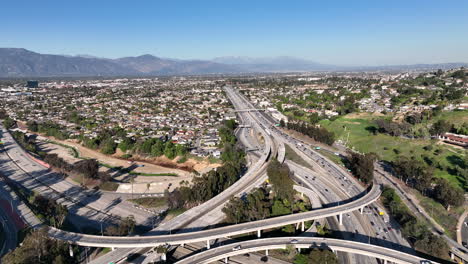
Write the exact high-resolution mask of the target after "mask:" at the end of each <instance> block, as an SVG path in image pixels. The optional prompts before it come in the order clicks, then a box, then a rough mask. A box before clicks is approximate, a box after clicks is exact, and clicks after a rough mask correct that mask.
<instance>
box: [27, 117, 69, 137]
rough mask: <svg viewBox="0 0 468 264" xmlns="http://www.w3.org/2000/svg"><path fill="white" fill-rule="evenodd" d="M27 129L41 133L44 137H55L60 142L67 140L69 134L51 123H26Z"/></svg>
mask: <svg viewBox="0 0 468 264" xmlns="http://www.w3.org/2000/svg"><path fill="white" fill-rule="evenodd" d="M26 125H27V126H28V129H29V130H30V131H32V132H39V133H43V134H45V135H46V136H51V137H55V138H57V139H60V140H64V139H67V138H69V134H68V133H67V132H66V131H65V129H64V128H63V127H61V126H60V125H58V124H56V123H53V122H44V123H37V122H36V121H29V122H27V123H26Z"/></svg>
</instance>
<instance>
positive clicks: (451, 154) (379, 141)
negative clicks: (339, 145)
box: [320, 111, 468, 191]
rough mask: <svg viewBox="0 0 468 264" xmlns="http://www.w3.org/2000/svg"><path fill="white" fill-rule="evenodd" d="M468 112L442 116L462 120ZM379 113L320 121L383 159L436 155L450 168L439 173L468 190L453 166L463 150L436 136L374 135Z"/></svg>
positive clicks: (353, 144) (346, 140) (357, 147)
mask: <svg viewBox="0 0 468 264" xmlns="http://www.w3.org/2000/svg"><path fill="white" fill-rule="evenodd" d="M466 115H467V112H466V111H464V112H462V111H458V112H444V113H442V114H441V115H440V116H442V117H444V118H448V119H449V120H461V119H463V118H465V116H466ZM376 118H379V117H376V116H373V115H370V114H367V115H366V114H360V115H359V117H357V118H350V117H348V116H343V117H340V118H338V119H336V120H334V121H329V120H322V121H321V122H320V124H321V125H322V126H324V127H326V128H327V129H329V130H330V131H333V132H334V133H335V135H336V139H337V140H341V141H342V142H343V143H345V144H346V145H347V146H348V147H350V148H354V149H355V150H357V151H359V152H362V153H369V152H374V153H376V154H377V155H378V156H379V158H380V159H381V160H385V161H394V160H395V159H396V158H397V157H398V156H400V155H401V156H408V157H415V158H417V159H420V160H422V159H423V158H422V156H423V155H425V156H428V157H431V158H433V159H434V160H435V161H436V162H438V163H439V164H441V165H442V166H443V167H444V168H446V170H439V169H438V170H436V171H435V176H436V177H442V178H446V179H448V180H449V181H450V182H451V183H453V184H456V185H458V186H460V187H461V188H463V189H464V190H465V191H467V188H468V187H467V184H466V183H465V182H464V179H462V178H461V177H459V176H457V175H455V174H452V173H450V172H451V168H453V167H454V166H455V165H456V164H458V163H459V162H460V160H463V154H462V151H460V150H459V149H456V148H454V147H451V146H448V145H442V144H436V143H437V141H435V140H423V139H406V138H401V137H392V136H389V135H384V134H379V133H378V134H376V135H374V134H373V133H372V132H371V131H370V129H369V127H372V126H373V122H374V120H375V119H376ZM429 145H432V149H430V150H425V149H424V147H425V146H429Z"/></svg>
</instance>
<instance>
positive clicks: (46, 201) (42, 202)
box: [29, 194, 68, 228]
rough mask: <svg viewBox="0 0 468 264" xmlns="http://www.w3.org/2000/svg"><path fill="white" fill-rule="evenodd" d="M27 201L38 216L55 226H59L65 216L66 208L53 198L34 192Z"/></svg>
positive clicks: (66, 213)
mask: <svg viewBox="0 0 468 264" xmlns="http://www.w3.org/2000/svg"><path fill="white" fill-rule="evenodd" d="M29 203H30V205H32V207H33V208H34V211H35V212H37V213H38V215H39V217H40V218H42V219H44V220H45V221H46V222H47V224H48V225H52V226H54V227H55V228H61V227H62V225H63V223H64V221H65V219H66V218H67V215H68V208H67V207H66V206H65V205H62V204H59V203H57V202H56V201H55V200H54V199H51V198H48V197H45V196H42V195H40V194H36V195H34V196H33V197H31V198H30V201H29Z"/></svg>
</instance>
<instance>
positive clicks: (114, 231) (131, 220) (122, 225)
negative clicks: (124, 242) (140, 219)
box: [105, 215, 136, 236]
mask: <svg viewBox="0 0 468 264" xmlns="http://www.w3.org/2000/svg"><path fill="white" fill-rule="evenodd" d="M135 225H136V222H135V217H134V216H133V215H129V216H127V217H125V218H124V219H121V220H120V222H119V224H118V225H117V226H109V227H108V228H106V232H105V233H106V234H107V235H109V236H126V235H129V234H132V233H133V231H134V230H135Z"/></svg>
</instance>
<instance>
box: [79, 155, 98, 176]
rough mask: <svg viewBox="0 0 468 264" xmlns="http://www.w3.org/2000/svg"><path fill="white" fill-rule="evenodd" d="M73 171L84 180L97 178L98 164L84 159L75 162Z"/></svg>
mask: <svg viewBox="0 0 468 264" xmlns="http://www.w3.org/2000/svg"><path fill="white" fill-rule="evenodd" d="M73 170H74V171H76V172H77V173H80V174H82V175H83V176H84V177H85V178H92V179H96V178H98V172H99V162H98V161H97V160H95V159H86V160H81V161H78V162H76V163H75V164H74V165H73Z"/></svg>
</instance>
